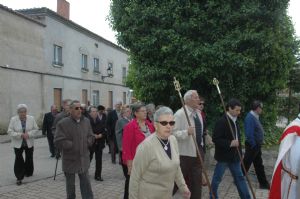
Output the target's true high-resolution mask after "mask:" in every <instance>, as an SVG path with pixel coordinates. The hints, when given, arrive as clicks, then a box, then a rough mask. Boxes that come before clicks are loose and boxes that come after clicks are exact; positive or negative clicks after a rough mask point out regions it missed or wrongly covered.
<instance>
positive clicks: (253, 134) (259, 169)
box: [243, 100, 270, 189]
mask: <svg viewBox="0 0 300 199" xmlns="http://www.w3.org/2000/svg"><path fill="white" fill-rule="evenodd" d="M262 109H263V104H262V102H261V101H258V100H255V101H253V103H252V107H251V111H250V112H249V113H248V114H247V116H246V118H245V124H244V127H245V134H246V141H245V155H244V160H243V161H244V165H245V169H246V171H247V172H248V170H249V168H250V166H251V164H252V163H253V165H254V169H255V173H256V176H257V179H258V182H259V187H260V188H261V189H270V185H269V182H268V181H267V178H266V173H265V170H264V165H263V160H262V158H261V145H262V144H263V140H264V129H263V126H262V124H261V122H260V120H259V116H260V115H261V114H262Z"/></svg>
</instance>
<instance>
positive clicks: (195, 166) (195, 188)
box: [173, 148, 204, 199]
mask: <svg viewBox="0 0 300 199" xmlns="http://www.w3.org/2000/svg"><path fill="white" fill-rule="evenodd" d="M199 150H201V151H200V153H201V154H202V157H204V155H203V150H202V149H200V148H199ZM203 159H204V158H203ZM180 168H181V171H182V174H183V177H184V179H185V181H186V184H187V186H188V188H189V190H190V192H191V197H190V199H201V192H202V167H201V166H200V161H199V159H198V157H189V156H180ZM177 190H178V188H177V186H175V188H174V191H173V193H175V192H176V191H177Z"/></svg>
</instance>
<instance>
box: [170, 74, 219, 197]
mask: <svg viewBox="0 0 300 199" xmlns="http://www.w3.org/2000/svg"><path fill="white" fill-rule="evenodd" d="M174 86H175V90H177V91H178V94H179V98H180V101H181V104H182V107H183V110H184V113H185V117H186V119H187V122H188V125H189V126H192V125H191V121H190V118H189V117H188V114H187V111H186V108H185V104H184V101H183V99H182V95H181V92H180V90H181V87H180V84H179V81H178V80H176V77H174ZM192 138H193V141H194V144H195V148H196V151H197V156H198V158H199V160H200V167H201V166H202V172H203V173H204V177H205V180H206V182H207V183H208V184H207V185H208V189H209V192H210V193H211V195H212V198H213V199H215V195H214V193H213V192H212V190H211V185H210V182H209V179H208V175H207V172H206V169H205V167H204V161H203V159H202V156H201V154H200V151H199V147H198V144H197V142H196V138H195V135H194V134H192ZM201 175H202V174H201ZM201 186H202V185H201Z"/></svg>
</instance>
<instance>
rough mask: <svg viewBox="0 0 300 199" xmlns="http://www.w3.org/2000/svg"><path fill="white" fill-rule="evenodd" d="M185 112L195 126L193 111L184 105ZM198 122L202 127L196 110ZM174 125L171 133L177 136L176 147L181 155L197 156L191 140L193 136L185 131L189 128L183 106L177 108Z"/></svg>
mask: <svg viewBox="0 0 300 199" xmlns="http://www.w3.org/2000/svg"><path fill="white" fill-rule="evenodd" d="M186 110H187V114H188V116H189V119H190V121H191V125H192V126H195V122H194V118H193V112H192V111H191V109H190V108H188V107H187V106H186ZM197 114H198V117H199V119H200V122H201V123H202V127H203V120H202V116H201V114H200V112H197ZM174 118H175V122H176V123H175V126H174V130H173V135H174V136H175V137H176V138H177V141H178V148H179V154H180V155H181V156H190V157H197V152H196V147H195V144H194V141H193V137H192V136H189V135H188V133H187V129H188V128H189V125H188V122H187V119H186V116H185V113H184V110H183V108H181V109H179V110H178V111H177V112H176V113H175V115H174Z"/></svg>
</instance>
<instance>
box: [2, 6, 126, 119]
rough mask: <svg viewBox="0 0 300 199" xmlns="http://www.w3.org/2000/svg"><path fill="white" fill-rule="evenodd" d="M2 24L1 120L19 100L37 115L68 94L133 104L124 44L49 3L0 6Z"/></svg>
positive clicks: (87, 100) (96, 102) (88, 101)
mask: <svg viewBox="0 0 300 199" xmlns="http://www.w3.org/2000/svg"><path fill="white" fill-rule="evenodd" d="M67 9H68V7H67ZM63 12H64V13H66V12H67V13H68V10H63ZM67 15H68V14H67ZM0 27H1V28H0V107H1V111H0V123H7V122H8V121H9V118H10V117H11V116H12V115H14V114H16V105H17V104H19V103H25V104H27V105H28V107H29V113H30V114H32V115H34V116H35V117H37V118H41V115H42V114H43V113H45V112H47V111H49V110H50V106H51V105H52V104H56V105H57V106H59V107H60V106H61V101H62V99H66V98H70V99H78V100H80V101H81V102H82V103H85V104H93V105H99V104H102V105H104V106H106V107H111V108H112V107H113V105H114V102H115V101H116V100H122V101H123V103H129V97H130V96H129V94H130V92H129V88H128V87H126V85H125V81H124V80H125V78H126V74H127V70H128V54H127V51H126V50H124V49H123V48H121V47H119V46H118V45H116V44H114V43H112V42H110V41H108V40H105V39H104V38H102V37H101V36H99V35H97V34H95V33H93V32H91V31H89V30H87V29H85V28H84V27H82V26H80V25H78V24H76V23H74V22H72V21H71V20H69V19H68V16H62V15H61V14H58V13H56V12H54V11H52V10H50V9H48V8H34V9H26V10H18V11H13V10H11V9H8V8H7V7H4V6H2V5H0Z"/></svg>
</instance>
